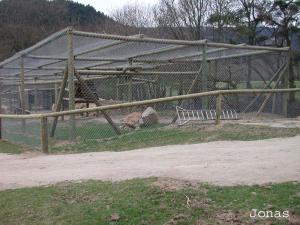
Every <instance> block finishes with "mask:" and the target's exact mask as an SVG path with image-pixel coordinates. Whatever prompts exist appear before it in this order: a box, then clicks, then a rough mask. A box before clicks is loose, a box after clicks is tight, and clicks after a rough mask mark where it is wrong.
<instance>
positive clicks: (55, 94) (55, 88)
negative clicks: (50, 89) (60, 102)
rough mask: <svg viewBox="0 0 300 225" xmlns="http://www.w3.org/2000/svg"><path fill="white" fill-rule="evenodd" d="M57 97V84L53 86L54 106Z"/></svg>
mask: <svg viewBox="0 0 300 225" xmlns="http://www.w3.org/2000/svg"><path fill="white" fill-rule="evenodd" d="M58 95H59V87H58V83H55V84H54V104H56V100H57V99H58Z"/></svg>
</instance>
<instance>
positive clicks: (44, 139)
mask: <svg viewBox="0 0 300 225" xmlns="http://www.w3.org/2000/svg"><path fill="white" fill-rule="evenodd" d="M292 92H300V88H290V89H242V90H238V89H237V90H218V91H209V92H201V93H194V94H187V95H179V96H172V97H165V98H157V99H151V100H144V101H135V102H128V103H121V104H114V105H106V106H99V107H95V108H86V109H76V110H69V111H60V112H51V113H44V114H31V115H9V114H0V121H1V119H15V120H26V119H38V120H40V121H41V122H40V124H41V131H40V132H41V133H40V136H41V150H42V151H43V152H45V153H48V123H47V121H48V118H51V117H59V116H66V115H75V114H82V113H91V112H100V111H106V110H113V109H123V108H129V107H134V106H141V105H150V104H155V103H162V102H171V101H178V100H185V99H193V98H199V97H208V96H216V97H217V99H218V100H217V102H216V109H217V111H218V115H219V114H220V111H221V98H222V96H226V95H237V94H260V95H261V94H275V93H285V94H288V93H292ZM286 101H287V97H286ZM216 123H217V124H219V123H220V116H217V117H216ZM0 124H1V123H0ZM1 130H2V127H0V133H1Z"/></svg>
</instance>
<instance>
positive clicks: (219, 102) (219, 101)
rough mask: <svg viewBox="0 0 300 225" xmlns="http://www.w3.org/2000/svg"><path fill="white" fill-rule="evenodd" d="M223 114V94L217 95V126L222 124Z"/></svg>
mask: <svg viewBox="0 0 300 225" xmlns="http://www.w3.org/2000/svg"><path fill="white" fill-rule="evenodd" d="M221 113H222V94H219V95H217V102H216V125H219V124H220V123H221Z"/></svg>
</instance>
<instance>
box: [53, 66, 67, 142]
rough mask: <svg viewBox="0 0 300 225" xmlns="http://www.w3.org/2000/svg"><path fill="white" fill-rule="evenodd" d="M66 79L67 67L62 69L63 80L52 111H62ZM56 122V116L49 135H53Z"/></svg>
mask: <svg viewBox="0 0 300 225" xmlns="http://www.w3.org/2000/svg"><path fill="white" fill-rule="evenodd" d="M67 80H68V69H66V70H65V71H64V77H63V80H62V83H61V86H60V89H59V93H58V97H57V99H56V100H55V109H54V112H59V111H63V97H64V93H65V89H66V86H67ZM62 118H63V116H62ZM57 122H58V117H57V116H56V117H54V118H53V122H52V127H51V131H50V137H54V134H55V130H56V126H57Z"/></svg>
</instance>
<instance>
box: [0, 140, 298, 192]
mask: <svg viewBox="0 0 300 225" xmlns="http://www.w3.org/2000/svg"><path fill="white" fill-rule="evenodd" d="M299 151H300V136H297V137H292V138H278V139H269V140H261V141H247V142H242V141H219V142H210V143H202V144H193V145H176V146H165V147H155V148H148V149H140V150H134V151H127V152H99V153H84V154H73V155H49V156H47V155H42V154H32V153H30V154H22V155H7V154H0V189H2V190H4V189H10V188H19V187H30V186H39V185H49V184H55V183H57V182H63V181H81V180H88V179H95V180H109V181H119V180H126V179H132V178H145V177H151V176H155V177H169V178H175V179H181V180H189V181H199V182H208V183H211V184H215V185H243V184H247V185H248V184H265V183H269V182H285V181H300V164H299V162H300V152H299Z"/></svg>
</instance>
